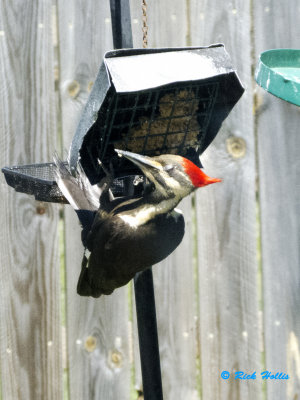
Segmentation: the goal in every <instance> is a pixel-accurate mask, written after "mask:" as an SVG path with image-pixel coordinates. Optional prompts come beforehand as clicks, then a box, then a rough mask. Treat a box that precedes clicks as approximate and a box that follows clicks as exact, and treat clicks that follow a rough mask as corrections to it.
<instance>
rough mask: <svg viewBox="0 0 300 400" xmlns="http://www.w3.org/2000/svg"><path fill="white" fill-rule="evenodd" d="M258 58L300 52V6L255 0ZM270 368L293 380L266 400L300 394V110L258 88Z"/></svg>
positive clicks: (279, 386) (273, 390)
mask: <svg viewBox="0 0 300 400" xmlns="http://www.w3.org/2000/svg"><path fill="white" fill-rule="evenodd" d="M254 5H255V14H254V16H255V19H254V21H255V25H254V28H255V29H254V32H255V48H256V59H257V60H258V57H259V54H260V53H261V52H262V51H265V50H268V49H273V48H299V39H300V26H299V13H300V9H299V2H298V1H293V0H291V1H289V2H288V3H280V4H279V3H277V2H274V1H271V2H270V1H255V2H254ZM257 100H258V102H257V104H258V107H257V110H256V111H257V140H258V156H259V187H260V209H261V246H262V264H263V289H264V297H263V299H264V338H265V360H266V369H267V370H269V371H272V372H277V371H279V372H281V371H282V372H285V373H288V375H289V376H290V379H289V380H288V381H285V382H280V383H279V384H277V385H274V382H272V381H268V382H267V396H268V399H270V400H271V399H272V400H276V399H280V400H284V399H296V398H299V396H300V370H299V338H300V317H299V307H300V292H299V285H300V257H299V243H300V186H299V174H300V163H299V151H300V136H299V121H300V113H299V110H300V108H299V107H296V106H293V105H291V104H288V103H286V102H284V101H283V100H280V99H277V98H276V97H274V96H272V95H271V94H269V93H267V92H265V91H264V90H263V89H261V88H257Z"/></svg>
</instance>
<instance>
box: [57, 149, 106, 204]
mask: <svg viewBox="0 0 300 400" xmlns="http://www.w3.org/2000/svg"><path fill="white" fill-rule="evenodd" d="M53 159H54V163H55V165H56V182H57V185H58V187H59V188H60V190H61V192H62V193H63V195H64V196H65V198H66V199H67V200H68V202H69V203H70V204H71V206H72V207H73V208H74V209H75V210H90V211H95V210H98V208H99V205H100V203H99V198H100V195H101V190H100V188H99V187H98V186H97V185H93V186H92V185H91V184H90V182H89V180H88V178H87V176H86V174H85V172H84V171H83V169H82V167H81V166H80V165H79V167H78V170H77V171H76V176H75V177H74V176H73V175H72V174H71V173H70V171H69V169H68V168H67V166H66V165H65V164H64V163H63V162H62V160H61V159H60V158H59V157H58V155H57V154H55V155H54V157H53Z"/></svg>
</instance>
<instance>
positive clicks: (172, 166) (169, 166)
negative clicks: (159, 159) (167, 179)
mask: <svg viewBox="0 0 300 400" xmlns="http://www.w3.org/2000/svg"><path fill="white" fill-rule="evenodd" d="M172 169H174V165H171V164H167V165H166V166H165V167H164V170H165V171H167V172H170V171H172Z"/></svg>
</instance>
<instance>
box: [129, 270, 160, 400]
mask: <svg viewBox="0 0 300 400" xmlns="http://www.w3.org/2000/svg"><path fill="white" fill-rule="evenodd" d="M134 292H135V303H136V314H137V321H138V331H139V343H140V356H141V367H142V378H143V393H144V399H145V400H161V399H162V398H163V392H162V382H161V371H160V359H159V347H158V335H157V324H156V311H155V297H154V287H153V276H152V269H151V268H149V269H146V271H143V272H138V273H137V274H136V275H135V278H134Z"/></svg>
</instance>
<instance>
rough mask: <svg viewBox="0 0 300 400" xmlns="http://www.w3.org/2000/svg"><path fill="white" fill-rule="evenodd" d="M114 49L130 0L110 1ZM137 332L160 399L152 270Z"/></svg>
mask: <svg viewBox="0 0 300 400" xmlns="http://www.w3.org/2000/svg"><path fill="white" fill-rule="evenodd" d="M110 11H111V20H112V31H113V42H114V48H115V49H123V48H132V47H133V40H132V30H131V20H130V7H129V0H110ZM134 292H135V304H136V313H137V323H138V332H139V345H140V357H141V368H142V378H143V395H144V399H145V400H163V393H162V382H161V370H160V359H159V347H158V334H157V323H156V311H155V298H154V287H153V276H152V269H151V268H149V269H147V270H146V271H144V272H139V273H138V274H136V276H135V278H134Z"/></svg>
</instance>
